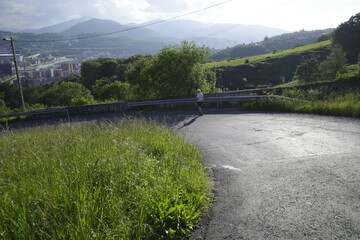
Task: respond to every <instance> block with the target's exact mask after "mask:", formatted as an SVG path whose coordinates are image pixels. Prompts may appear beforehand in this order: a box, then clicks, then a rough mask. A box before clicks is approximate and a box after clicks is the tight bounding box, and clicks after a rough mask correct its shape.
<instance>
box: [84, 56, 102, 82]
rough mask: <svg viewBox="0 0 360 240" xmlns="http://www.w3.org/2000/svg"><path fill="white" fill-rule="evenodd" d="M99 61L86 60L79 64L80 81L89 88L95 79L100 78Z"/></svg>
mask: <svg viewBox="0 0 360 240" xmlns="http://www.w3.org/2000/svg"><path fill="white" fill-rule="evenodd" d="M99 67H100V62H99V61H97V60H93V59H91V60H87V61H85V62H83V63H82V64H81V78H82V83H83V84H84V85H85V87H87V88H88V89H91V86H92V85H93V84H94V83H95V81H96V80H97V79H99V78H101V75H100V71H99Z"/></svg>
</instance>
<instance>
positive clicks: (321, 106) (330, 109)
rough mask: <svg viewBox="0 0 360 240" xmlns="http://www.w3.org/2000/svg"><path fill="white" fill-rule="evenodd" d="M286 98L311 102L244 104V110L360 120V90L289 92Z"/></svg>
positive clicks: (242, 105)
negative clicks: (343, 91)
mask: <svg viewBox="0 0 360 240" xmlns="http://www.w3.org/2000/svg"><path fill="white" fill-rule="evenodd" d="M284 96H287V97H292V98H298V99H306V100H309V101H310V102H302V101H291V100H281V99H272V100H269V101H261V102H250V103H244V104H241V105H240V106H239V108H240V109H242V110H262V111H280V112H296V113H310V114H319V115H331V116H345V117H354V118H360V92H359V91H358V90H354V91H350V92H345V93H337V92H330V93H329V92H324V91H323V90H321V89H320V90H313V89H311V90H309V91H304V90H296V89H293V90H288V91H285V92H284Z"/></svg>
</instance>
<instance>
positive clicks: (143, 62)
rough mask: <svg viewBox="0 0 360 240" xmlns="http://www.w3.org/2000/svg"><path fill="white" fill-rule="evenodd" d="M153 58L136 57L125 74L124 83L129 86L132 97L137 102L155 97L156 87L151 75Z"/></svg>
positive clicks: (145, 56) (147, 56)
mask: <svg viewBox="0 0 360 240" xmlns="http://www.w3.org/2000/svg"><path fill="white" fill-rule="evenodd" d="M152 59H153V57H152V56H149V55H138V58H137V60H136V61H134V62H133V63H130V64H129V68H128V69H127V71H126V72H125V78H126V81H127V82H129V83H130V84H131V90H132V92H133V96H134V98H135V99H137V100H142V99H150V98H155V97H156V86H155V82H154V81H153V77H152V74H151V71H152V64H153V60H152Z"/></svg>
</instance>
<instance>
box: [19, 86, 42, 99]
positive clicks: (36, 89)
mask: <svg viewBox="0 0 360 240" xmlns="http://www.w3.org/2000/svg"><path fill="white" fill-rule="evenodd" d="M23 89H24V91H23V92H24V99H25V101H26V103H27V104H37V103H41V86H35V85H27V86H25V87H24V88H23Z"/></svg>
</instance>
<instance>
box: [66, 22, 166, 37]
mask: <svg viewBox="0 0 360 240" xmlns="http://www.w3.org/2000/svg"><path fill="white" fill-rule="evenodd" d="M129 29H131V30H129ZM114 32H118V33H117V36H122V37H127V38H131V39H134V40H143V41H153V40H158V41H168V42H169V41H170V38H168V37H165V36H162V35H161V34H159V33H157V32H155V31H153V30H150V29H148V28H139V29H133V27H129V26H126V25H122V24H120V23H117V22H115V21H111V20H104V19H96V18H93V19H90V20H88V21H85V22H81V23H78V24H76V25H74V26H72V27H70V28H69V29H67V30H65V31H62V32H61V34H62V35H75V36H76V35H80V34H93V33H95V34H99V33H100V34H104V33H105V34H106V33H114Z"/></svg>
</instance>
